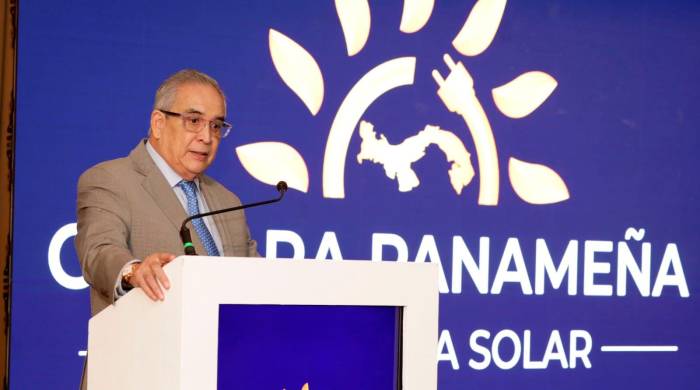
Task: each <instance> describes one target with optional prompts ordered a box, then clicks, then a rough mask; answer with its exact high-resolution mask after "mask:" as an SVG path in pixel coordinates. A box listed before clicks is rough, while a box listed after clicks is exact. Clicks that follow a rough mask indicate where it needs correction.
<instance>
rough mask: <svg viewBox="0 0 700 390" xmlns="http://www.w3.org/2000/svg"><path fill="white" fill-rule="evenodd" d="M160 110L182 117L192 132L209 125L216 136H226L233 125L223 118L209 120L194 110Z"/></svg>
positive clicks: (197, 131)
mask: <svg viewBox="0 0 700 390" xmlns="http://www.w3.org/2000/svg"><path fill="white" fill-rule="evenodd" d="M158 111H160V112H162V113H163V114H165V115H169V116H179V117H180V118H182V125H183V126H184V127H185V130H187V131H189V132H190V133H199V132H200V131H202V129H204V128H205V127H206V126H207V125H208V127H209V131H211V134H212V135H213V136H214V137H217V138H226V136H227V135H228V133H230V132H231V128H232V127H233V126H231V124H230V123H228V122H225V121H222V120H221V119H214V120H208V119H206V118H204V117H203V116H202V115H201V114H197V113H194V112H185V113H179V112H172V111H166V110H161V109H158Z"/></svg>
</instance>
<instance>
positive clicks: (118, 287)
mask: <svg viewBox="0 0 700 390" xmlns="http://www.w3.org/2000/svg"><path fill="white" fill-rule="evenodd" d="M140 262H141V260H139V259H134V260H131V261H130V262H128V263H126V264H124V266H123V267H122V269H121V271H119V275H118V276H117V280H116V282H115V283H114V301H115V302H116V301H117V299H119V298H121V297H123V296H124V295H126V293H128V292H129V291H130V290H124V288H123V287H122V277H123V276H124V271H125V270H126V267H128V266H130V265H132V264H134V263H140Z"/></svg>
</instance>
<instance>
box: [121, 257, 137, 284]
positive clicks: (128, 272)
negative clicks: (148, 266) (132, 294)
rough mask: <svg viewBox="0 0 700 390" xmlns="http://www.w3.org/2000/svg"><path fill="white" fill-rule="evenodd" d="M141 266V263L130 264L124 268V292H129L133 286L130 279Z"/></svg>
mask: <svg viewBox="0 0 700 390" xmlns="http://www.w3.org/2000/svg"><path fill="white" fill-rule="evenodd" d="M140 265H141V263H131V264H129V265H127V266H126V267H124V269H123V270H122V288H123V289H124V290H131V289H132V288H134V286H133V285H132V284H131V278H132V277H133V276H134V273H135V272H136V269H138V267H139V266H140Z"/></svg>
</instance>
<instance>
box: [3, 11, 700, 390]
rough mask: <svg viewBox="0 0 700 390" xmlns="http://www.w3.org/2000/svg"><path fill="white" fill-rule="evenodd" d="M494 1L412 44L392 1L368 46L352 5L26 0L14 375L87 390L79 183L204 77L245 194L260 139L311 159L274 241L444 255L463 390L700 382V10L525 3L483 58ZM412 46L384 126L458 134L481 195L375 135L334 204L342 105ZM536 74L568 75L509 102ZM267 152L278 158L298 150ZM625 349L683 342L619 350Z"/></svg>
mask: <svg viewBox="0 0 700 390" xmlns="http://www.w3.org/2000/svg"><path fill="white" fill-rule="evenodd" d="M474 3H475V2H474V1H472V0H464V1H456V0H455V1H436V3H435V5H434V8H433V9H432V14H431V15H430V18H429V20H428V21H427V23H426V24H425V26H424V27H422V28H421V29H420V30H419V31H417V32H415V33H411V34H407V33H403V32H401V31H400V30H399V24H400V21H401V18H402V11H403V6H404V4H403V2H401V1H371V2H370V3H369V9H370V14H371V28H370V31H369V35H368V38H367V41H366V44H365V45H364V47H363V48H362V49H361V50H360V51H359V52H357V53H356V54H354V55H352V56H349V55H348V52H347V49H346V41H345V38H344V34H343V28H341V23H340V21H339V16H338V12H337V10H336V7H335V4H334V2H332V1H308V2H297V1H295V2H291V1H283V0H280V1H240V2H225V1H201V2H198V3H196V4H192V3H190V2H184V1H168V2H165V1H150V2H140V1H131V0H125V1H120V2H90V1H83V2H79V1H75V2H69V3H64V2H49V1H44V2H42V1H34V2H23V3H22V4H21V7H20V13H19V28H20V31H19V59H18V62H19V63H18V65H19V70H18V82H17V85H18V95H17V144H16V183H15V215H14V221H15V225H14V237H13V239H14V241H13V243H14V244H13V245H14V246H13V271H12V278H13V284H12V302H11V304H12V317H11V332H12V334H11V348H12V349H11V356H10V359H11V361H10V385H11V388H12V389H28V388H32V389H34V388H46V389H49V388H51V389H56V388H61V389H64V388H65V389H69V388H77V386H78V383H79V379H80V372H81V369H82V365H83V360H84V357H82V356H80V355H79V351H81V350H84V349H86V343H87V320H88V318H89V303H88V291H87V289H84V288H82V287H83V285H82V284H81V283H80V280H79V279H75V278H72V277H75V276H77V275H79V274H80V270H79V266H78V261H77V258H76V255H75V250H74V248H73V242H72V235H71V225H70V224H71V223H73V222H75V196H76V184H77V179H78V176H79V175H80V173H81V172H83V171H84V170H85V169H87V168H88V167H90V166H92V165H93V164H96V163H98V162H100V161H103V160H107V159H112V158H116V157H121V156H124V155H126V154H127V153H128V152H129V151H130V150H131V149H132V148H133V147H134V146H135V145H136V143H137V142H138V140H139V139H140V138H142V137H144V136H145V135H146V134H147V130H148V120H149V115H150V107H151V105H152V100H153V95H154V91H155V89H156V88H157V86H158V85H159V83H160V82H161V81H162V80H163V79H165V78H166V77H167V76H168V75H169V74H172V73H173V72H175V71H177V70H179V69H182V68H187V67H191V68H196V69H199V70H202V71H204V72H206V73H208V74H211V75H212V76H214V77H215V78H217V79H218V80H219V82H220V83H221V85H222V87H223V89H224V90H225V91H226V92H227V95H228V103H229V115H228V116H229V119H230V121H231V122H232V123H233V124H234V130H233V133H232V135H231V136H230V137H229V138H227V139H225V140H224V141H223V142H222V144H221V147H220V149H219V155H218V157H217V160H216V162H215V163H214V165H213V166H212V167H211V169H210V171H209V173H210V174H211V175H212V176H214V177H216V178H217V179H219V180H220V181H221V182H223V183H224V184H225V185H226V186H227V187H229V188H230V189H231V190H232V191H234V192H236V193H237V194H238V195H239V196H240V197H241V198H242V199H243V201H244V202H246V201H255V200H258V199H267V198H269V197H271V196H272V195H274V189H273V188H272V187H271V186H269V185H267V184H265V183H263V182H261V181H259V180H257V179H256V177H259V175H256V173H255V172H254V171H253V170H251V169H249V168H248V169H247V167H244V166H243V163H242V162H241V159H239V157H238V155H237V153H236V148H238V147H241V146H245V145H250V144H255V143H258V142H261V141H273V142H278V143H284V144H286V145H287V148H286V149H285V150H290V149H292V148H293V150H295V151H296V153H298V155H300V156H302V157H303V160H304V161H305V165H306V168H307V172H306V173H307V174H308V178H309V187H308V191H307V192H302V191H299V190H290V193H289V194H288V196H287V197H286V198H285V200H284V203H282V204H278V205H274V206H270V207H268V208H258V209H254V210H250V211H249V212H248V213H247V215H248V218H249V222H250V226H251V231H252V234H253V235H254V237H255V238H256V239H257V240H258V242H259V246H260V250H261V253H263V254H264V253H266V252H269V251H271V250H272V248H274V249H275V251H276V253H277V255H278V256H280V257H292V256H296V257H299V256H302V254H301V253H300V251H299V248H297V250H296V251H294V250H293V249H292V248H293V247H292V245H289V244H288V243H285V242H283V240H275V238H279V237H280V236H281V235H285V234H286V237H290V236H291V237H297V236H298V237H299V240H301V242H302V243H303V247H304V249H305V253H304V257H307V258H314V257H317V256H318V257H322V258H326V257H328V258H331V257H332V256H333V255H335V256H336V257H337V252H340V256H342V258H344V259H370V258H372V257H374V258H375V260H381V259H384V260H385V261H392V260H396V259H397V258H401V259H403V258H407V259H409V261H415V260H416V259H418V261H433V262H438V261H439V262H441V264H442V266H443V270H444V276H445V279H444V284H443V285H442V286H441V299H440V330H441V333H440V347H439V351H438V355H437V359H438V361H439V362H438V367H439V388H440V389H441V390H452V389H453V390H456V389H462V388H482V389H487V388H499V389H500V388H540V389H548V388H552V389H558V388H568V389H588V388H611V389H612V388H638V389H656V388H673V389H683V388H689V387H690V386H691V384H694V383H695V382H696V381H697V380H698V374H697V373H698V372H700V359H699V357H700V354H699V352H700V350H699V348H700V347H699V343H698V336H697V329H699V328H700V307H699V304H698V301H697V298H696V296H695V294H696V292H697V288H696V286H697V283H698V281H700V266H699V265H698V260H699V258H698V255H699V254H700V244H699V240H698V239H697V232H698V231H699V230H700V229H699V227H700V226H699V224H698V216H699V215H700V213H699V211H700V210H699V206H698V201H699V200H700V199H699V197H700V184H699V181H698V175H697V168H698V166H700V161H699V160H700V158H699V157H698V153H697V151H698V148H699V147H700V143H699V142H698V125H697V123H698V122H699V120H700V111H699V110H698V109H697V108H695V109H694V108H692V107H695V106H696V105H697V102H698V100H699V99H698V98H700V96H699V95H700V92H699V89H698V85H700V83H699V81H700V80H699V78H698V69H700V50H699V45H700V29H699V28H698V23H697V21H698V20H700V3H698V2H695V1H690V0H688V1H680V0H679V1H669V2H666V1H653V0H647V1H603V0H593V1H585V2H583V1H557V0H548V1H544V0H543V1H511V2H508V3H507V5H506V6H505V11H504V13H503V17H502V20H501V22H500V24H498V30H497V32H496V34H495V37H494V39H493V41H492V42H491V43H490V45H488V47H487V48H486V50H485V51H483V52H482V53H479V54H478V55H470V56H467V55H463V54H461V53H460V51H458V50H456V48H455V46H453V44H452V41H453V39H454V38H455V36H457V34H458V32H459V31H460V29H461V28H462V26H463V24H464V23H465V20H466V19H467V16H468V15H470V12H471V11H472V9H473V7H474V5H475V4H474ZM482 3H484V2H483V1H482ZM486 3H488V1H487V2H486ZM475 12H476V10H475ZM477 16H479V15H477ZM475 18H476V16H475ZM270 29H274V30H275V31H277V32H279V33H281V34H284V36H286V37H288V38H289V39H291V40H293V41H294V42H296V44H298V45H299V46H300V47H302V48H303V50H304V51H305V52H306V53H308V54H309V55H310V56H311V57H313V58H314V60H315V62H316V63H317V64H318V67H319V70H320V72H321V73H322V77H323V85H324V95H323V99H322V104H321V106H320V109H319V111H318V113H317V114H316V115H312V113H311V112H310V110H309V109H308V108H307V106H306V105H305V103H304V102H303V101H302V100H301V99H300V98H299V97H298V95H297V92H296V91H294V90H292V89H291V88H289V87H287V85H286V84H285V82H284V81H283V79H282V77H281V73H282V74H284V73H285V71H284V70H282V71H280V70H279V69H277V68H276V67H275V64H274V63H273V61H272V58H271V53H270ZM297 52H299V51H297ZM444 54H449V55H450V57H451V58H453V59H454V61H459V62H461V63H462V64H463V65H464V67H465V69H466V71H468V74H469V75H471V77H472V78H473V80H474V91H475V94H476V95H475V96H476V99H478V101H479V102H480V105H481V106H482V107H483V110H484V113H485V116H486V118H487V119H488V124H489V126H490V128H491V130H492V133H493V135H494V138H495V145H496V149H497V152H498V157H497V162H498V165H499V167H500V172H499V173H498V176H497V178H496V179H497V183H498V184H499V187H500V191H499V195H498V198H497V204H496V205H491V206H486V205H480V204H479V202H478V194H479V190H480V186H482V185H484V184H483V180H482V179H481V175H480V172H479V168H481V167H480V166H479V161H478V159H477V152H476V147H475V144H474V140H473V137H472V136H471V133H470V128H468V126H467V124H466V123H465V121H464V120H463V119H462V118H461V117H460V115H457V114H455V113H453V112H450V110H448V109H447V108H446V105H445V104H444V103H443V101H442V100H441V98H440V97H439V96H438V95H437V93H436V92H437V90H438V88H439V85H438V84H437V83H436V81H435V80H434V79H433V77H432V76H431V72H432V70H433V69H436V70H438V71H439V72H440V74H441V75H442V77H443V78H444V77H447V75H448V74H449V73H450V72H451V70H450V68H449V67H448V65H446V64H445V62H444V60H443V55H444ZM399 57H412V58H415V70H414V72H413V82H412V83H409V84H410V85H405V86H401V87H398V88H395V89H392V90H390V91H388V92H387V93H385V94H383V95H381V96H380V97H379V98H378V99H376V100H375V101H373V102H371V104H370V105H369V107H368V109H367V110H366V111H364V113H363V114H362V115H361V119H362V120H365V121H368V122H371V123H372V124H373V125H374V129H375V131H376V132H377V136H379V134H380V133H382V134H385V135H386V138H387V139H388V141H389V142H390V143H391V144H399V143H400V142H401V141H402V140H405V139H407V138H408V137H411V136H415V135H416V134H417V133H418V131H419V130H422V129H423V128H424V127H425V126H426V125H427V124H431V125H436V126H440V128H442V129H446V130H449V131H450V132H451V133H453V134H454V135H456V136H457V137H458V138H459V139H460V140H461V142H462V143H463V145H464V147H465V148H466V150H468V151H469V153H470V154H471V164H472V165H473V168H474V170H475V171H476V175H475V177H474V179H473V180H472V181H471V183H470V184H469V185H467V186H466V187H465V188H464V189H463V191H461V193H460V194H459V195H457V194H456V192H455V190H454V189H453V187H452V185H451V182H450V177H449V176H448V174H447V171H448V170H449V169H450V163H448V162H446V161H445V155H444V154H443V152H442V151H441V149H440V147H439V146H440V145H438V147H435V146H427V144H425V145H423V148H424V149H425V156H424V157H422V158H420V159H419V160H417V161H415V162H414V163H413V164H412V165H411V168H412V169H413V171H414V172H415V174H416V176H417V178H419V179H420V185H418V186H417V187H415V188H413V189H412V190H410V191H404V192H402V191H399V189H398V188H399V185H398V183H397V180H392V179H390V178H389V177H387V175H386V174H385V170H384V168H386V167H387V166H386V165H385V166H384V167H382V165H380V164H378V163H373V162H371V161H364V162H363V163H362V164H358V163H357V159H356V156H357V155H358V153H360V151H361V150H363V146H362V139H361V137H360V135H359V134H358V133H357V132H354V133H353V134H352V137H351V138H350V143H349V146H348V151H347V158H346V160H345V169H344V174H345V177H344V184H345V196H344V197H342V198H330V197H324V191H323V184H324V183H323V169H324V152H325V150H326V145H327V142H328V135H329V129H330V128H331V126H332V124H333V121H334V118H335V117H336V114H337V113H338V110H339V107H340V106H341V104H342V103H343V101H344V99H345V98H346V96H348V94H349V91H350V90H351V89H352V88H353V86H355V85H356V83H357V82H358V80H360V79H361V78H362V77H363V76H364V75H365V74H367V72H368V71H370V70H371V69H373V68H375V67H376V66H378V65H379V64H382V63H385V62H386V61H389V60H391V59H394V58H399ZM529 71H541V72H545V73H546V74H548V75H549V76H551V78H552V79H554V80H556V88H555V89H554V90H553V92H552V93H551V95H549V96H548V98H547V96H546V94H545V96H544V98H546V99H544V102H543V103H542V104H541V105H540V106H539V107H538V108H537V109H536V110H535V111H533V112H532V113H530V114H529V115H527V116H525V117H523V118H521V119H513V118H511V117H508V116H506V115H504V113H503V111H504V109H503V108H502V107H499V106H498V105H497V104H496V103H494V99H493V97H492V96H493V92H492V90H493V89H494V88H496V87H499V86H501V85H504V84H506V83H508V82H510V81H511V80H513V79H515V78H516V77H517V76H519V75H521V74H523V73H526V72H529ZM387 77H388V76H387ZM448 81H449V80H448ZM549 85H550V87H551V83H550V84H549ZM463 91H466V90H463ZM527 91H530V92H531V93H534V92H532V91H534V89H527ZM524 100H525V102H526V103H528V102H531V101H533V100H537V99H536V97H533V96H529V95H528V97H527V98H526V99H524ZM526 105H527V104H526ZM473 117H474V116H473V115H472V116H470V118H473ZM471 130H474V129H471ZM278 145H279V144H278ZM251 150H254V149H251ZM254 151H255V150H254ZM257 156H258V157H260V159H261V160H269V161H271V162H272V164H275V161H276V160H275V158H276V156H274V155H269V156H268V155H264V156H260V155H259V154H257ZM511 158H516V159H518V160H521V161H526V162H529V163H536V164H543V165H546V166H547V167H549V168H551V169H544V168H542V169H539V170H538V169H534V168H532V169H529V170H528V169H525V171H526V172H525V173H526V174H525V176H524V177H525V181H526V182H528V183H533V185H534V188H535V190H534V191H538V189H541V188H545V187H546V183H544V182H543V181H538V180H537V177H540V178H541V177H544V178H545V179H552V178H553V177H555V176H554V175H556V177H555V178H560V182H559V183H565V184H564V185H565V188H566V190H567V191H566V192H567V194H568V196H564V197H560V199H559V200H561V201H559V202H555V203H552V204H543V205H536V204H533V203H532V202H528V201H526V200H524V199H523V198H527V197H526V196H525V197H524V196H522V194H521V193H520V192H519V191H518V188H516V187H517V185H516V184H513V183H512V182H513V180H514V177H515V176H517V174H516V173H513V172H511V170H509V169H508V167H509V164H511V162H512V161H513V160H511ZM529 167H532V166H529ZM538 167H540V168H541V166H539V165H538ZM280 169H281V170H284V167H283V166H282V167H280ZM553 172H556V173H553ZM538 175H539V176H538ZM545 181H546V180H545ZM551 181H552V180H550V181H549V182H551ZM554 182H557V180H554ZM558 188H560V189H561V186H559V187H558ZM521 189H522V188H521ZM559 195H561V191H560V193H559ZM66 225H68V227H66V228H65V229H64V230H60V229H61V228H62V227H64V226H66ZM642 229H643V230H642ZM280 231H286V233H284V234H282V233H280ZM57 232H60V233H64V232H65V234H63V235H62V234H57ZM327 232H332V233H327ZM61 236H63V238H65V240H64V239H63V238H62V237H61ZM324 237H325V239H324ZM388 237H389V238H388ZM334 238H335V239H334ZM52 240H53V243H54V246H53V248H56V249H54V252H53V254H50V250H49V247H50V244H51V243H52ZM388 242H391V243H393V244H394V246H392V245H388V244H387V243H388ZM322 244H323V245H322ZM382 244H386V245H382ZM404 245H405V247H404ZM329 247H330V248H332V249H333V250H329V251H328V250H327V248H329ZM373 247H374V248H375V250H374V252H373ZM268 248H269V249H268ZM319 248H320V249H321V250H320V253H318V252H319ZM336 249H337V250H336ZM379 249H382V250H381V251H379ZM373 253H374V255H373ZM547 254H549V255H550V257H551V264H552V265H553V266H556V267H559V268H558V269H559V270H562V271H566V272H565V273H562V274H561V276H564V277H563V281H562V283H561V285H559V284H558V283H552V281H553V280H555V279H556V277H555V276H556V275H555V272H553V271H552V270H551V269H550V270H549V271H547V270H548V269H547V268H546V266H547V265H548V264H550V263H549V262H548V261H547V260H548V259H549V258H548V256H547ZM52 256H53V257H52ZM50 258H53V263H52V262H51V260H50ZM472 258H473V259H472ZM633 263H634V264H633ZM50 264H52V267H53V268H50ZM636 264H639V266H638V267H639V268H640V272H638V274H639V275H636V274H634V269H635V268H634V266H633V265H636ZM646 264H648V269H647V268H645V267H646ZM564 265H568V266H569V268H566V269H565V268H564ZM538 269H539V270H540V271H542V270H544V272H538ZM574 269H575V270H574ZM52 270H53V271H52ZM630 270H632V271H630ZM553 275H554V276H553ZM569 275H571V276H572V278H571V279H568V277H569ZM620 275H622V276H621V277H620ZM630 275H634V276H630ZM555 281H556V280H555ZM538 283H539V284H541V286H540V287H541V289H538ZM625 285H626V288H624V291H623V286H625ZM66 286H68V287H71V288H67V287H66ZM501 286H502V288H501ZM555 287H558V288H555ZM358 288H361V286H358ZM571 340H573V344H572V341H571ZM625 346H637V347H640V346H643V347H644V348H643V349H646V350H649V349H652V350H653V349H654V348H649V347H658V348H661V349H662V350H663V351H665V352H648V351H646V352H614V351H615V350H616V348H619V347H625ZM628 349H629V348H628ZM572 351H573V352H572ZM576 351H578V352H576ZM528 356H529V357H528ZM572 362H573V363H575V367H573V364H572ZM545 363H546V364H545ZM309 380H310V388H311V389H314V390H317V388H316V387H314V385H313V378H310V379H309ZM318 390H320V389H318Z"/></svg>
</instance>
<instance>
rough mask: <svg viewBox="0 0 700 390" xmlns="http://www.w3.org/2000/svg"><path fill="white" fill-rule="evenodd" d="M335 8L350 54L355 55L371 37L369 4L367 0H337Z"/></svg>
mask: <svg viewBox="0 0 700 390" xmlns="http://www.w3.org/2000/svg"><path fill="white" fill-rule="evenodd" d="M335 10H336V11H337V12H338V18H339V19H340V26H341V27H342V28H343V35H344V36H345V46H347V48H348V55H349V56H354V55H355V54H357V53H359V52H360V50H362V48H363V47H365V43H367V38H369V28H370V26H371V24H372V21H371V19H370V13H369V4H368V3H367V0H335Z"/></svg>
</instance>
